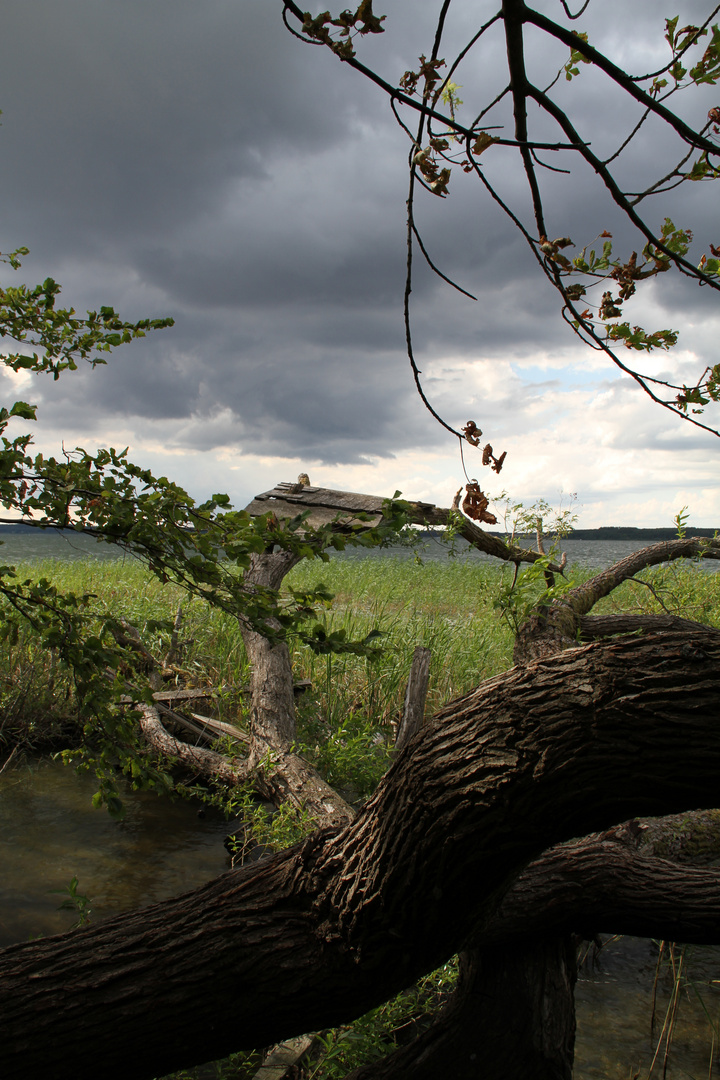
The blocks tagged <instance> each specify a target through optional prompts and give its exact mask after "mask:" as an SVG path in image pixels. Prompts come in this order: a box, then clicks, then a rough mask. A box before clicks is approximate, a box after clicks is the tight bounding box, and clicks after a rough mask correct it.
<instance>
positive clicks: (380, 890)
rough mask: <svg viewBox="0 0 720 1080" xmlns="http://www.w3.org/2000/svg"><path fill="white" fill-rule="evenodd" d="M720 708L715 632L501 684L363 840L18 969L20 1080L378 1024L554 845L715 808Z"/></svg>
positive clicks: (17, 959) (322, 843)
mask: <svg viewBox="0 0 720 1080" xmlns="http://www.w3.org/2000/svg"><path fill="white" fill-rule="evenodd" d="M688 687H690V689H688ZM719 702H720V635H718V634H713V633H712V632H709V631H708V632H706V633H703V634H689V635H688V634H679V633H675V632H669V633H662V634H656V635H651V636H648V637H647V638H630V639H625V640H617V641H613V642H612V643H610V644H594V645H589V646H586V647H584V648H580V649H573V650H569V651H567V652H564V653H561V654H559V655H557V656H554V657H552V658H550V659H548V660H543V661H539V662H537V663H533V664H531V665H528V667H526V668H523V669H513V670H512V671H510V672H508V673H506V674H505V675H502V676H499V677H496V678H494V679H491V680H489V681H487V682H485V683H483V684H482V685H481V686H479V687H478V688H477V689H476V690H475V691H473V692H472V693H471V694H469V695H467V696H466V697H464V698H461V699H460V700H458V701H456V702H454V703H453V704H452V705H450V706H448V707H446V708H445V709H443V710H442V711H441V712H440V713H438V714H437V715H436V716H435V717H434V718H433V719H432V720H431V721H429V722H428V723H427V724H426V725H425V726H424V727H423V729H422V731H421V732H420V733H419V735H418V736H417V737H416V739H415V740H413V742H412V743H411V744H410V746H409V747H408V748H406V750H404V751H402V752H401V753H400V754H399V755H398V758H397V760H396V762H395V764H394V765H393V766H392V767H391V769H390V770H389V772H388V773H387V775H386V777H385V778H384V779H383V781H382V782H381V784H380V786H379V788H378V790H377V791H376V793H375V794H374V795H373V797H372V798H371V799H370V800H369V801H368V803H367V804H366V805H365V806H364V808H363V809H362V810H361V811H360V813H359V814H358V816H357V818H356V819H355V821H354V822H352V824H350V825H349V826H348V827H347V828H345V829H343V830H342V831H339V832H338V831H333V830H325V831H322V832H319V833H316V834H315V835H314V836H312V837H310V838H309V839H308V840H307V841H305V842H304V843H303V844H301V845H299V846H297V847H295V848H293V849H290V850H289V851H286V852H283V853H281V854H279V855H277V856H275V857H273V858H271V859H268V860H267V861H265V862H261V863H259V864H256V865H254V866H252V867H248V868H244V869H242V870H238V871H232V872H230V873H228V874H225V875H223V876H222V877H220V878H217V879H216V880H215V881H213V882H210V883H209V884H208V885H205V886H203V887H202V888H200V889H197V890H195V891H194V892H192V893H188V894H187V895H186V896H184V897H179V898H177V899H174V900H170V901H166V902H164V903H162V904H156V905H153V906H152V907H148V908H146V909H144V910H142V911H140V912H136V913H132V914H129V915H124V916H120V917H119V918H116V919H112V920H109V921H108V922H107V923H105V924H102V925H99V926H97V927H91V928H90V929H88V930H83V931H75V932H72V933H70V934H65V935H61V936H59V937H56V938H50V939H47V940H40V941H35V942H30V943H26V944H22V945H16V946H13V947H12V948H10V949H7V950H5V951H4V953H2V954H0V1036H1V1037H0V1075H2V1077H3V1080H14V1078H16V1077H21V1076H22V1077H25V1076H28V1075H35V1074H38V1075H43V1074H45V1075H48V1076H52V1077H55V1078H57V1080H63V1078H65V1077H68V1078H69V1077H74V1078H77V1080H82V1078H86V1077H87V1078H88V1080H89V1078H90V1077H93V1078H94V1077H95V1076H96V1075H97V1070H98V1062H99V1061H100V1060H102V1071H103V1074H104V1075H105V1076H106V1077H107V1080H113V1078H115V1077H118V1078H119V1077H124V1076H125V1075H127V1073H128V1072H132V1074H133V1076H134V1077H136V1078H137V1080H142V1078H143V1077H148V1078H151V1077H155V1076H160V1075H162V1074H163V1073H166V1072H168V1071H170V1070H171V1069H175V1068H178V1067H181V1066H189V1065H192V1064H195V1063H199V1062H203V1061H207V1060H210V1059H213V1058H217V1057H220V1056H223V1055H225V1054H228V1053H230V1052H231V1051H233V1050H236V1049H239V1048H242V1047H256V1046H262V1045H269V1044H271V1043H273V1042H276V1041H278V1040H279V1039H281V1038H286V1037H288V1036H291V1035H293V1034H299V1033H302V1032H305V1031H311V1030H316V1029H318V1028H321V1027H327V1026H331V1025H334V1024H338V1023H342V1022H347V1021H348V1020H351V1019H353V1018H354V1017H356V1016H358V1015H361V1014H362V1013H363V1012H365V1011H367V1009H368V1008H370V1007H371V1006H373V1005H376V1004H379V1003H380V1002H382V1001H385V1000H387V998H388V997H390V996H391V995H393V994H394V993H396V992H397V991H399V990H401V989H403V988H404V987H406V986H408V985H410V984H411V983H412V982H413V981H415V980H416V979H417V978H418V977H419V976H420V975H421V974H423V973H424V972H427V971H429V970H432V969H433V968H435V967H437V966H438V965H439V964H440V963H442V962H443V961H445V960H446V959H447V958H448V957H449V956H450V955H452V954H453V953H454V952H456V951H458V949H460V948H462V947H463V946H464V945H465V944H466V943H467V942H472V941H473V940H477V935H478V934H479V933H481V932H482V930H483V928H484V927H486V926H487V925H488V923H489V920H490V918H491V916H492V914H493V913H494V912H495V911H496V909H497V907H498V904H499V902H500V900H501V899H502V897H503V895H504V893H505V892H506V891H507V890H508V888H509V886H510V884H511V883H512V881H513V879H514V878H515V877H516V876H517V875H518V873H519V872H520V871H521V870H522V869H523V867H524V866H525V865H526V864H527V863H528V862H529V861H530V860H531V859H532V858H533V857H534V856H537V855H538V854H539V853H540V852H541V851H543V850H544V849H545V848H547V847H548V846H549V845H551V844H553V843H556V842H558V841H561V840H564V839H568V838H569V836H570V835H583V834H586V833H589V832H591V831H593V830H595V829H598V828H603V827H605V826H607V825H609V824H611V823H613V822H617V821H618V820H624V819H627V818H629V817H632V816H634V815H637V814H644V815H652V814H661V813H671V812H679V811H681V810H685V809H688V808H691V807H703V806H712V805H713V803H714V802H716V801H717V775H718V770H719V769H720V725H719V724H718V719H717V717H718V703H719ZM118 1036H120V1037H119V1038H118ZM104 1047H106V1048H107V1049H108V1053H107V1054H103V1048H104Z"/></svg>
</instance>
